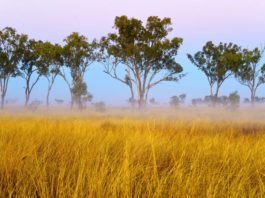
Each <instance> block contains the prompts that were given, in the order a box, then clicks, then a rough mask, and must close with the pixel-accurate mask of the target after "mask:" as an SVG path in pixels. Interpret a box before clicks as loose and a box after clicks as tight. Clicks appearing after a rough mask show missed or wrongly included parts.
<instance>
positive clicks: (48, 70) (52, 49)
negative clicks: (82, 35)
mask: <svg viewBox="0 0 265 198" xmlns="http://www.w3.org/2000/svg"><path fill="white" fill-rule="evenodd" d="M36 51H37V54H38V56H39V58H38V59H37V62H36V64H37V65H38V67H39V68H40V67H43V68H44V69H43V70H42V72H43V76H44V77H45V78H46V79H47V81H48V90H47V95H46V106H47V107H49V103H50V102H49V98H50V93H51V90H52V87H53V85H54V82H55V80H56V78H57V76H59V75H61V68H62V67H63V56H62V47H61V46H60V45H58V44H52V43H50V42H43V43H42V42H39V43H37V45H36Z"/></svg>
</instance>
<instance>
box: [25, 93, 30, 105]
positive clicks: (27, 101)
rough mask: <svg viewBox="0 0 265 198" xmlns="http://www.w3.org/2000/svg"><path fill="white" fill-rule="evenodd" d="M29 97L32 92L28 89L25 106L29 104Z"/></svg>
mask: <svg viewBox="0 0 265 198" xmlns="http://www.w3.org/2000/svg"><path fill="white" fill-rule="evenodd" d="M29 99H30V93H29V92H27V91H26V99H25V107H27V106H28V104H29Z"/></svg>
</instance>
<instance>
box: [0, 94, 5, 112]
mask: <svg viewBox="0 0 265 198" xmlns="http://www.w3.org/2000/svg"><path fill="white" fill-rule="evenodd" d="M4 106H5V94H2V96H1V109H4Z"/></svg>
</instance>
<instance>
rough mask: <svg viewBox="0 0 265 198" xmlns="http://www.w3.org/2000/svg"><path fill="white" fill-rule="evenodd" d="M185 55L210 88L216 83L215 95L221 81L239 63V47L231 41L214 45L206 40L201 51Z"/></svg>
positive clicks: (232, 71) (231, 73) (235, 68)
mask: <svg viewBox="0 0 265 198" xmlns="http://www.w3.org/2000/svg"><path fill="white" fill-rule="evenodd" d="M187 56H188V58H189V60H190V61H191V62H192V63H193V64H194V65H195V66H196V67H197V68H198V69H199V70H201V71H202V72H203V73H204V74H205V75H206V77H207V79H208V82H209V84H210V87H211V89H212V87H213V86H214V85H216V92H215V96H216V97H218V92H219V88H220V87H221V85H222V84H223V82H224V81H225V80H226V79H227V78H229V77H230V76H232V75H233V73H235V72H236V71H237V70H238V68H239V66H240V64H241V54H240V47H239V46H238V45H235V44H233V43H219V45H214V44H213V42H212V41H208V42H207V43H206V44H205V45H204V46H203V49H202V51H198V52H197V53H195V54H194V55H191V54H188V55H187ZM212 94H213V93H212V91H211V95H212Z"/></svg>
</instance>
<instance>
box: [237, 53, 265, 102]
mask: <svg viewBox="0 0 265 198" xmlns="http://www.w3.org/2000/svg"><path fill="white" fill-rule="evenodd" d="M263 52H264V49H259V48H255V49H253V50H248V49H243V50H242V63H241V65H240V67H239V69H238V71H237V72H236V74H235V76H236V78H237V79H238V81H239V83H240V84H242V85H244V86H246V87H248V89H249V90H250V99H251V102H252V104H254V103H255V98H256V92H257V89H258V87H260V86H261V85H262V84H264V83H265V64H263V65H262V64H261V59H262V54H263Z"/></svg>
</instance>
